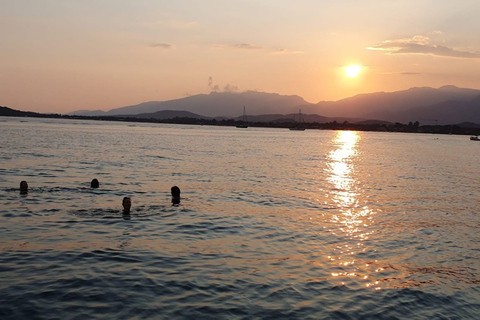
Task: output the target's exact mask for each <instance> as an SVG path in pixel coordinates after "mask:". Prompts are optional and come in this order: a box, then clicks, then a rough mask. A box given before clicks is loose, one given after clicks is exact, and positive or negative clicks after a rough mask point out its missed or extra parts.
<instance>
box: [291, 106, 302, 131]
mask: <svg viewBox="0 0 480 320" xmlns="http://www.w3.org/2000/svg"><path fill="white" fill-rule="evenodd" d="M290 130H294V131H305V128H304V127H303V116H302V110H301V109H299V110H298V122H297V125H296V126H295V127H291V128H290Z"/></svg>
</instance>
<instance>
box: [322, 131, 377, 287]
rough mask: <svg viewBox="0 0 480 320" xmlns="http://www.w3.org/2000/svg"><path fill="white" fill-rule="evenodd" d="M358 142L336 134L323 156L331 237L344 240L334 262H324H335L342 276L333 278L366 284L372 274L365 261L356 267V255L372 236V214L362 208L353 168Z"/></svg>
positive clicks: (372, 283)
mask: <svg viewBox="0 0 480 320" xmlns="http://www.w3.org/2000/svg"><path fill="white" fill-rule="evenodd" d="M360 140H361V137H360V135H359V134H358V133H357V132H354V131H338V132H337V134H336V136H335V137H334V138H333V139H332V141H331V144H332V145H333V146H334V147H335V148H334V149H333V150H331V151H330V152H329V154H328V155H327V161H328V162H327V166H326V173H327V181H328V182H330V183H331V184H332V188H331V191H330V195H329V198H330V199H331V201H332V202H333V205H334V207H336V208H337V209H338V212H339V213H337V214H334V215H332V217H331V222H332V223H333V225H334V226H335V227H334V228H333V230H332V234H334V235H335V236H337V237H342V238H344V239H345V240H344V241H345V243H344V244H343V245H339V246H338V247H337V248H336V249H335V253H336V254H337V255H338V256H337V257H336V259H333V258H332V256H329V257H328V259H329V260H331V261H333V260H337V261H338V262H337V263H338V266H339V267H340V268H342V270H343V272H338V271H335V272H332V273H331V274H332V276H333V277H342V276H343V277H359V278H361V279H364V280H366V279H368V278H369V277H370V276H371V273H373V270H369V269H370V268H369V264H368V263H365V262H366V261H360V262H361V263H357V261H356V260H357V258H356V255H357V253H360V252H365V248H364V242H365V241H366V240H368V239H369V236H370V235H371V233H372V231H371V224H372V215H373V213H372V211H371V210H370V209H369V208H368V206H366V205H364V202H365V199H363V198H362V190H361V187H360V185H361V181H359V177H358V173H357V172H356V168H355V165H356V163H357V162H358V153H359V151H358V145H359V142H360ZM350 240H354V242H351V241H350ZM357 264H358V266H357ZM373 286H376V287H375V289H377V288H378V281H374V280H370V281H369V282H368V283H367V284H366V287H367V288H368V287H373Z"/></svg>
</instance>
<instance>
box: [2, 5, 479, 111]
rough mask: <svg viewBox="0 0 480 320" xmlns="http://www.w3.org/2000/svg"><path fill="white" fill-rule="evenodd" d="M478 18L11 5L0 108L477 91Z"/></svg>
mask: <svg viewBox="0 0 480 320" xmlns="http://www.w3.org/2000/svg"><path fill="white" fill-rule="evenodd" d="M479 12H480V2H478V1H476V0H459V1H455V2H453V1H444V0H440V1H438V0H435V1H434V0H416V1H413V0H402V1H379V0H371V1H361V2H358V1H347V0H341V1H312V0H299V1H285V0H275V1H273V0H265V1H252V0H243V1H213V0H207V1H175V2H174V1H146V0H140V1H126V0H103V1H90V0H86V1H55V0H44V1H28V0H15V1H13V0H11V1H9V0H6V1H2V2H1V4H0V38H1V39H2V42H1V50H0V105H2V106H8V107H10V108H15V109H20V110H29V111H37V112H59V113H67V112H71V111H74V110H78V109H102V110H109V109H112V108H118V107H122V106H127V105H132V104H137V103H141V102H144V101H163V100H169V99H175V98H182V97H186V96H189V95H195V94H199V93H209V92H211V91H218V92H221V91H238V92H243V91H247V90H257V91H264V92H275V93H280V94H285V95H294V94H295V95H299V96H301V97H303V98H304V99H305V100H307V101H308V102H312V103H316V102H319V101H324V100H338V99H342V98H346V97H350V96H353V95H356V94H360V93H369V92H376V91H387V92H390V91H396V90H404V89H408V88H410V87H415V86H430V87H440V86H443V85H455V86H459V87H467V88H475V89H478V88H479V87H480V86H479V76H478V75H479V74H480V42H479V41H478V39H479V37H478V36H479V34H478V30H480V20H479V19H478V13H479ZM352 65H353V66H356V67H350V68H346V67H348V66H352Z"/></svg>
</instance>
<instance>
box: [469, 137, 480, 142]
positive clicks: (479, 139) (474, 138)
mask: <svg viewBox="0 0 480 320" xmlns="http://www.w3.org/2000/svg"><path fill="white" fill-rule="evenodd" d="M470 140H473V141H480V138H479V137H478V136H471V137H470Z"/></svg>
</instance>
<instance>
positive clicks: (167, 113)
mask: <svg viewBox="0 0 480 320" xmlns="http://www.w3.org/2000/svg"><path fill="white" fill-rule="evenodd" d="M124 117H135V118H138V119H156V120H166V119H173V118H193V119H211V117H205V116H201V115H199V114H195V113H192V112H188V111H175V110H162V111H157V112H153V113H140V114H135V115H125V116H124Z"/></svg>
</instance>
